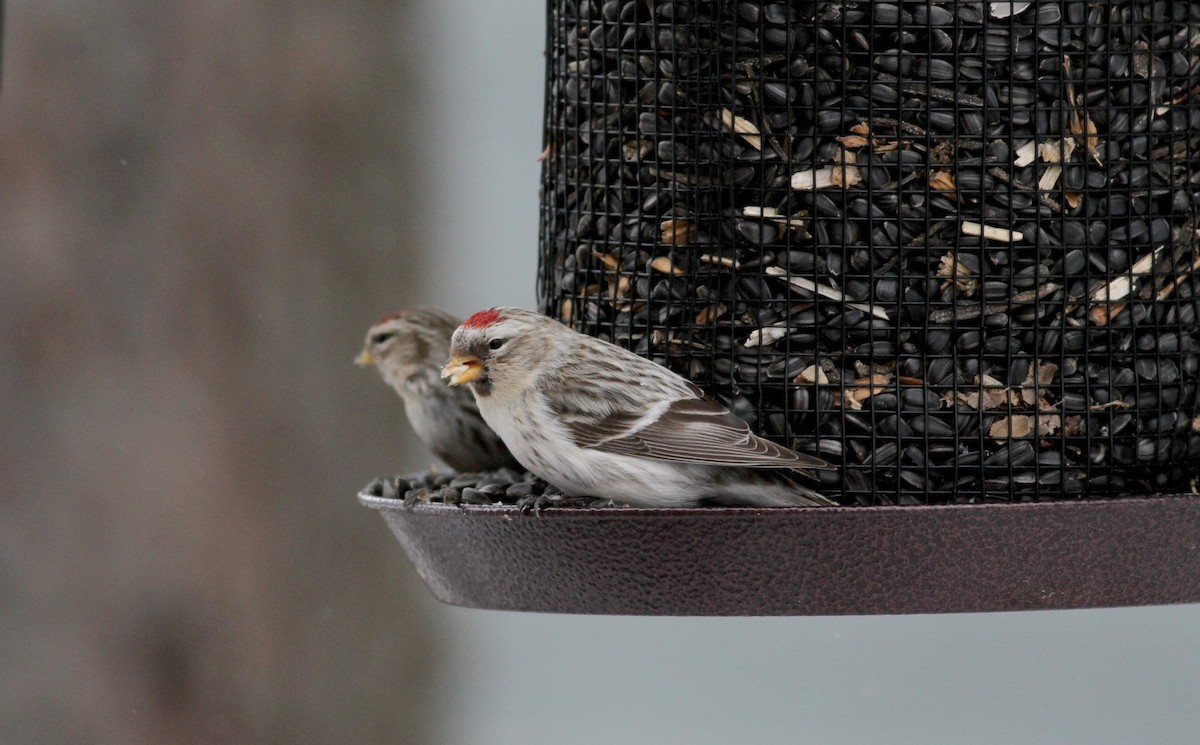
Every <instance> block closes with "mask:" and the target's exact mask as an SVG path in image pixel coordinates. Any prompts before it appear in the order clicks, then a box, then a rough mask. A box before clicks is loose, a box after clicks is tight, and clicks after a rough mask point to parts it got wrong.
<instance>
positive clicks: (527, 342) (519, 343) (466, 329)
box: [442, 308, 559, 396]
mask: <svg viewBox="0 0 1200 745" xmlns="http://www.w3.org/2000/svg"><path fill="white" fill-rule="evenodd" d="M557 326H559V324H558V323H557V322H556V321H554V320H552V319H550V318H547V317H546V316H543V315H541V314H539V313H534V312H532V311H528V310H522V309H520V308H490V309H488V310H483V311H480V312H478V313H476V314H475V315H473V316H471V317H470V318H468V319H467V320H466V321H463V323H462V325H461V326H459V327H458V329H457V330H456V331H455V332H454V336H453V337H451V339H450V361H449V362H447V363H446V365H445V367H443V368H442V377H443V378H446V379H447V382H449V384H450V385H462V384H463V383H470V384H471V388H472V390H474V391H475V393H476V395H480V396H489V395H492V394H493V393H500V394H508V393H514V392H516V391H518V390H520V389H522V388H524V387H525V386H526V385H527V384H529V383H531V382H532V381H533V380H534V379H535V378H536V377H537V375H538V372H539V371H540V370H541V369H542V367H543V366H545V364H546V363H547V362H548V361H549V360H550V358H551V352H552V351H553V349H554V331H555V327H557Z"/></svg>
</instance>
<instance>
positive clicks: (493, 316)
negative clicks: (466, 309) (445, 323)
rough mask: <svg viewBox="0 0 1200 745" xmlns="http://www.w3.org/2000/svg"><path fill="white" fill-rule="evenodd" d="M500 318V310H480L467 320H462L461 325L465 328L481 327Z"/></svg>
mask: <svg viewBox="0 0 1200 745" xmlns="http://www.w3.org/2000/svg"><path fill="white" fill-rule="evenodd" d="M499 320H500V311H498V310H496V309H495V308H490V309H488V310H481V311H479V312H478V313H476V314H475V315H473V316H471V317H470V318H468V319H467V320H465V321H463V323H462V327H463V328H465V329H481V328H484V327H486V326H490V325H492V324H493V323H495V322H496V321H499Z"/></svg>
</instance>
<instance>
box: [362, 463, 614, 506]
mask: <svg viewBox="0 0 1200 745" xmlns="http://www.w3.org/2000/svg"><path fill="white" fill-rule="evenodd" d="M362 493H363V494H367V495H369V496H372V497H383V498H385V499H402V500H404V503H405V505H407V506H412V505H415V504H422V503H433V504H457V505H509V506H518V507H521V508H527V509H531V510H536V509H541V508H542V507H550V506H560V507H600V506H610V505H612V503H611V502H610V501H609V500H607V499H592V498H576V497H567V496H564V495H563V493H562V492H560V491H559V490H558V489H556V488H554V487H553V486H550V485H549V484H547V483H546V482H545V481H542V480H541V479H539V478H537V477H536V476H534V475H533V474H531V473H528V472H519V471H514V470H513V469H511V468H502V469H500V470H499V471H486V472H483V473H458V474H449V473H441V472H438V471H425V472H423V473H414V474H408V475H406V476H390V477H381V478H377V479H375V480H374V481H372V482H371V483H369V484H367V485H366V486H365V487H363V489H362Z"/></svg>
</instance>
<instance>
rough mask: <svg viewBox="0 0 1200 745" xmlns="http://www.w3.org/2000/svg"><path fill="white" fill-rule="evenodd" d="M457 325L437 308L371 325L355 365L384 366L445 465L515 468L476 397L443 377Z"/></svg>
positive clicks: (409, 312)
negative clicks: (447, 381) (451, 386)
mask: <svg viewBox="0 0 1200 745" xmlns="http://www.w3.org/2000/svg"><path fill="white" fill-rule="evenodd" d="M457 325H458V321H457V320H455V319H454V317H453V316H450V315H447V314H446V313H443V312H441V311H439V310H433V309H432V308H418V309H416V310H404V311H400V312H399V313H393V314H392V315H390V316H387V317H385V318H382V319H380V320H379V322H377V323H376V324H375V325H374V326H372V327H371V329H370V330H369V331H368V332H367V340H366V342H365V343H364V344H363V350H362V352H361V353H360V354H359V355H358V357H356V358H355V360H354V361H355V362H356V363H357V364H359V365H375V367H377V368H379V373H380V374H381V375H382V376H383V379H384V380H385V381H387V382H388V384H389V385H391V386H392V388H394V389H396V393H399V394H400V397H401V398H403V399H404V410H405V413H407V414H408V422H409V424H411V425H412V428H413V431H414V432H416V434H417V437H418V438H420V440H421V442H423V443H425V447H427V448H429V450H430V451H431V452H432V453H433V454H434V455H435V456H437V457H438V458H439V459H440V460H442V461H443V462H444V463H445V464H446V465H448V466H450V467H451V468H453V469H454V470H456V471H491V470H495V469H498V468H503V467H505V466H509V467H515V466H516V465H517V462H516V460H515V459H514V458H513V457H512V456H511V455H510V454H509V452H508V449H507V448H505V447H504V443H503V442H501V440H500V438H499V437H497V436H496V433H495V432H493V431H492V430H490V429H488V426H487V424H485V423H484V421H483V419H482V418H481V417H480V416H479V409H478V407H476V405H475V399H474V397H472V396H471V394H470V393H469V392H467V391H466V390H463V389H458V388H450V387H448V386H447V385H446V384H445V383H443V382H442V381H441V380H440V379H439V378H438V370H439V369H440V366H441V364H442V363H443V362H444V361H445V360H446V355H447V354H448V353H449V349H450V334H452V333H453V332H454V327H455V326H457Z"/></svg>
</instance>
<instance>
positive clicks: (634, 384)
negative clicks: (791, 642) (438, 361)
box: [442, 308, 833, 507]
mask: <svg viewBox="0 0 1200 745" xmlns="http://www.w3.org/2000/svg"><path fill="white" fill-rule="evenodd" d="M442 375H443V376H444V377H446V378H449V380H450V384H451V385H452V386H458V385H461V384H463V383H469V384H470V387H471V391H472V392H473V393H474V394H475V400H476V401H477V402H478V404H479V412H480V413H481V414H483V418H484V420H485V421H486V422H487V423H488V424H489V425H490V426H491V428H492V429H493V430H495V431H496V433H497V434H499V435H500V437H501V439H503V440H504V444H505V445H508V449H509V450H510V451H512V453H513V455H515V456H516V457H517V460H518V461H520V462H521V464H522V465H523V466H525V467H526V468H528V469H529V470H530V471H532V472H533V473H534V475H536V476H539V477H541V478H543V479H545V480H546V481H548V482H549V483H550V484H552V485H554V486H556V487H558V488H559V489H562V490H563V492H565V493H567V494H570V495H573V496H589V497H601V498H608V499H613V500H617V501H622V502H626V503H629V504H634V505H639V506H647V507H678V506H685V505H691V504H696V503H697V502H700V501H702V500H704V501H712V502H717V503H723V504H741V505H754V506H762V507H767V506H789V505H802V506H817V505H829V504H833V503H832V502H831V501H830V500H828V499H826V498H825V497H823V496H821V495H820V494H817V493H816V492H814V491H812V490H811V489H809V488H807V487H805V486H802V485H801V484H799V483H797V482H796V481H795V480H794V479H793V478H792V476H791V475H789V474H788V473H787V470H788V469H791V470H802V469H807V468H833V466H831V465H830V464H829V463H826V462H825V461H823V460H821V459H820V458H815V457H813V456H811V455H804V454H802V453H797V452H795V451H793V450H788V449H787V448H784V447H780V446H779V445H776V444H775V443H773V442H769V441H767V440H764V439H762V438H761V437H758V436H756V435H755V434H754V433H753V432H751V431H750V427H749V425H747V424H746V422H744V421H742V420H741V419H739V418H738V417H737V416H735V415H734V414H733V413H732V412H730V411H729V409H727V408H725V407H724V406H722V405H721V404H719V403H717V402H716V401H714V400H712V399H710V398H707V397H706V396H705V395H704V392H703V391H701V390H700V388H698V387H696V386H695V385H693V384H692V383H691V382H689V381H688V380H687V379H686V378H683V377H681V376H679V375H676V374H675V373H673V372H671V371H670V370H668V369H667V368H665V367H663V366H662V365H659V364H656V363H654V362H651V361H650V360H647V359H645V358H643V357H640V356H638V355H636V354H634V353H633V352H630V351H628V350H626V349H623V348H621V347H618V346H616V345H614V344H609V343H608V342H605V341H601V340H600V339H596V338H593V337H590V336H586V335H584V334H580V333H578V332H576V331H573V330H571V329H570V328H568V327H566V326H564V325H563V324H561V323H559V322H558V321H555V320H553V319H551V318H547V317H546V316H543V315H540V314H538V313H533V312H531V311H527V310H521V309H520V308H492V309H491V310H485V311H481V312H479V313H476V314H475V315H473V316H471V317H470V318H468V319H467V320H466V321H465V322H463V324H462V325H461V326H459V327H458V330H457V331H455V332H454V337H453V339H452V340H451V343H450V361H449V362H448V363H447V364H446V366H445V367H444V368H442Z"/></svg>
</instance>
